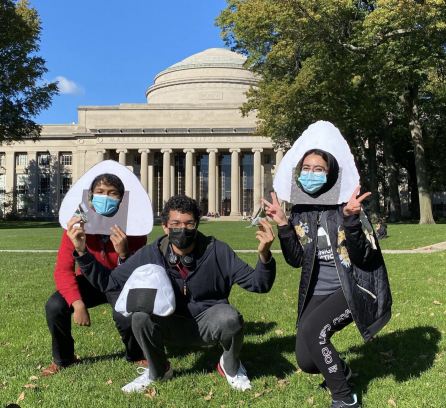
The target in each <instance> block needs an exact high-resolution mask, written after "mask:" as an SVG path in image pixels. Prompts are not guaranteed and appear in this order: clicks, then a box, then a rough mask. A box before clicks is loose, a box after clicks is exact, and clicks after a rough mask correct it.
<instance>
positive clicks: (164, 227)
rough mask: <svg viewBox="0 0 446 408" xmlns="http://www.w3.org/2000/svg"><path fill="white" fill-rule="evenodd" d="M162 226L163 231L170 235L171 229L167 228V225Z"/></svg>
mask: <svg viewBox="0 0 446 408" xmlns="http://www.w3.org/2000/svg"><path fill="white" fill-rule="evenodd" d="M161 226H162V227H163V231H164V233H165V234H166V235H169V228H167V225H164V224H161Z"/></svg>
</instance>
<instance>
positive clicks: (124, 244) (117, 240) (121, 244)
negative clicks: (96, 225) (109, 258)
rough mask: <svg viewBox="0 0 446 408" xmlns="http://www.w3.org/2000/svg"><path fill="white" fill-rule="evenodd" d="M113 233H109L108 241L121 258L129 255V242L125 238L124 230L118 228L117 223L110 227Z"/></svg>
mask: <svg viewBox="0 0 446 408" xmlns="http://www.w3.org/2000/svg"><path fill="white" fill-rule="evenodd" d="M110 229H111V230H112V231H113V233H114V234H115V235H110V241H111V242H112V244H113V247H114V248H115V251H116V253H117V254H118V255H119V257H120V258H121V259H125V258H127V257H128V256H129V255H130V250H129V243H128V240H127V235H125V232H124V231H123V230H122V229H121V228H119V227H118V226H117V225H115V227H114V228H113V227H111V228H110Z"/></svg>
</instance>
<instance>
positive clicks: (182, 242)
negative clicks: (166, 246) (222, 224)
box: [169, 228, 197, 249]
mask: <svg viewBox="0 0 446 408" xmlns="http://www.w3.org/2000/svg"><path fill="white" fill-rule="evenodd" d="M196 235H197V230H196V229H187V228H169V241H170V242H171V243H172V245H175V246H176V247H177V248H178V249H186V248H189V247H190V246H191V245H192V244H193V243H194V241H195V236H196Z"/></svg>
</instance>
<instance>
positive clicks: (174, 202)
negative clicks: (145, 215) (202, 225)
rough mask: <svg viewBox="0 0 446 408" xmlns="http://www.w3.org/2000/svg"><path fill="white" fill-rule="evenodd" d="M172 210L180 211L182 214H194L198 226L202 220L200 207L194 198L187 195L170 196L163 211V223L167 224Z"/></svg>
mask: <svg viewBox="0 0 446 408" xmlns="http://www.w3.org/2000/svg"><path fill="white" fill-rule="evenodd" d="M171 211H178V212H180V213H181V214H186V213H190V214H192V215H193V216H194V219H195V222H196V223H197V227H198V224H199V222H200V207H199V205H198V203H197V202H196V201H195V200H194V199H193V198H190V197H188V196H185V195H176V196H172V197H170V198H169V199H168V200H167V202H166V204H165V205H164V208H163V211H162V212H161V223H162V224H163V225H166V226H167V222H168V221H169V215H170V212H171Z"/></svg>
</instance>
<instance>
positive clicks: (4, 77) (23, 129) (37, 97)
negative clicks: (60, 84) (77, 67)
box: [0, 0, 58, 145]
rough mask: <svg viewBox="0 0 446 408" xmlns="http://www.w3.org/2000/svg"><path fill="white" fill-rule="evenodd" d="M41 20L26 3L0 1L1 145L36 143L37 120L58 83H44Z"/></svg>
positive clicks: (38, 132)
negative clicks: (40, 51)
mask: <svg viewBox="0 0 446 408" xmlns="http://www.w3.org/2000/svg"><path fill="white" fill-rule="evenodd" d="M40 32H41V26H40V18H39V15H38V14H37V11H36V10H35V9H34V8H31V7H30V3H29V2H28V1H26V0H20V1H19V2H17V3H15V2H14V1H12V0H0V145H1V144H2V143H6V144H10V143H12V142H14V141H20V140H22V139H24V138H30V139H34V140H35V139H37V138H38V137H39V136H40V132H41V129H42V127H41V126H40V125H38V124H36V123H35V122H34V120H33V119H34V118H35V117H36V116H37V115H38V114H39V113H40V112H41V111H42V110H44V109H47V108H48V107H49V106H50V105H51V100H52V98H53V96H54V95H56V94H57V93H58V89H57V84H56V83H44V81H43V78H42V75H43V74H45V73H46V72H47V71H48V70H47V69H46V68H45V60H44V59H43V58H42V57H40V56H38V55H37V53H38V52H39V49H40V47H39V41H40Z"/></svg>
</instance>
